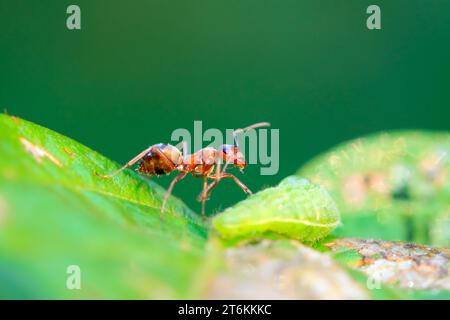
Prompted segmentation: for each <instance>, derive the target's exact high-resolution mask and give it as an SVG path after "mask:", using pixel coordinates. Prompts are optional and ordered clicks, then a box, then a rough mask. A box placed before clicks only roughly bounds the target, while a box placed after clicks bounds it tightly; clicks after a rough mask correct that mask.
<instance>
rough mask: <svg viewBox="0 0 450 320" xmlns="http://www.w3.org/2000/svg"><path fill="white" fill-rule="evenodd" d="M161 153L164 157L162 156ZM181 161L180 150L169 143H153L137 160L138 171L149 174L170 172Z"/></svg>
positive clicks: (156, 174) (155, 174)
mask: <svg viewBox="0 0 450 320" xmlns="http://www.w3.org/2000/svg"><path fill="white" fill-rule="evenodd" d="M161 153H163V154H164V155H165V156H166V157H164V156H163V155H162V154H161ZM182 161H183V157H182V155H181V152H180V150H178V149H177V148H176V147H174V146H172V145H170V144H164V143H159V144H155V145H154V146H153V148H151V149H150V151H149V152H148V153H147V154H146V155H145V156H144V157H142V159H141V160H139V163H138V169H137V170H138V172H139V173H141V174H146V175H150V176H160V175H165V174H169V173H171V172H172V171H173V170H174V168H175V167H177V166H178V165H180V164H181V163H182Z"/></svg>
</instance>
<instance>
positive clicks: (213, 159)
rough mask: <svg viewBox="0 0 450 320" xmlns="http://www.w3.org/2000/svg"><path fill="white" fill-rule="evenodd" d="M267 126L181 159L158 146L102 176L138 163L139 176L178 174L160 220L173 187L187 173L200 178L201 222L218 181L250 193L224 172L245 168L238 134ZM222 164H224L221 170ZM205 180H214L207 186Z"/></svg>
mask: <svg viewBox="0 0 450 320" xmlns="http://www.w3.org/2000/svg"><path fill="white" fill-rule="evenodd" d="M269 126H270V124H269V123H268V122H260V123H256V124H253V125H251V126H248V127H246V128H244V129H237V130H234V132H233V136H234V144H232V145H230V144H224V145H222V146H220V147H219V148H218V149H215V148H212V147H206V148H203V149H201V150H198V151H197V152H195V153H193V154H188V155H184V156H183V154H182V152H181V151H180V150H179V149H178V148H177V147H175V146H173V145H170V144H164V143H158V144H155V145H152V146H150V147H148V148H147V149H145V150H144V151H142V152H141V153H139V154H138V155H137V156H136V157H134V158H133V159H131V160H130V161H128V162H127V163H126V164H125V165H124V166H123V167H122V168H120V169H119V170H117V171H115V172H113V173H110V174H108V175H104V176H102V177H103V178H111V177H113V176H115V175H116V174H118V173H119V172H121V171H122V170H124V169H126V168H128V167H131V166H133V165H134V164H136V163H137V164H138V168H137V171H138V172H139V173H140V174H144V175H149V176H161V175H167V174H170V173H172V172H173V171H178V172H179V174H178V175H177V176H176V177H175V178H174V179H173V180H172V182H171V183H170V185H169V188H168V189H167V191H166V194H165V196H164V199H163V203H162V206H161V219H163V216H164V209H165V206H166V202H167V199H168V198H169V196H170V194H171V193H172V190H173V187H174V186H175V184H176V183H177V182H179V181H180V180H182V179H183V178H184V177H186V175H187V174H188V173H190V174H191V175H192V176H194V177H196V178H202V179H203V189H202V192H201V193H200V195H199V196H198V198H197V200H198V201H201V202H202V216H203V219H205V202H206V200H208V199H209V197H210V195H211V192H212V190H213V189H214V188H215V187H216V186H217V184H218V183H219V182H220V180H221V179H227V178H229V179H232V180H233V181H234V182H235V183H236V184H237V185H238V186H239V187H240V188H241V189H242V190H243V191H244V192H245V193H247V194H252V192H251V191H250V189H249V188H247V187H246V186H245V185H244V184H243V183H242V182H241V181H240V180H239V179H238V178H236V177H235V176H234V175H233V174H231V173H228V172H226V170H227V168H228V166H229V165H233V166H234V167H237V168H238V169H239V170H240V171H241V172H242V170H243V169H244V168H245V167H246V166H247V162H246V161H245V157H244V155H243V153H242V152H241V151H240V150H239V146H238V143H237V134H239V133H243V132H246V131H248V130H251V129H256V128H261V127H269ZM183 150H186V148H183ZM222 162H224V165H223V168H222ZM208 180H214V181H213V182H211V183H210V184H209V185H208Z"/></svg>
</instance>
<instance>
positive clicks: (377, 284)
mask: <svg viewBox="0 0 450 320" xmlns="http://www.w3.org/2000/svg"><path fill="white" fill-rule="evenodd" d="M324 246H326V247H327V248H329V249H331V250H332V254H333V256H334V258H335V259H336V260H337V261H340V262H341V263H342V264H344V265H345V266H348V267H349V268H351V269H353V270H357V271H359V272H362V273H363V274H364V275H362V274H361V273H356V272H354V273H352V274H353V277H354V279H356V280H360V282H362V283H364V284H365V285H366V287H367V288H368V289H369V290H370V291H371V293H372V297H373V298H375V299H405V298H406V299H450V250H449V249H440V248H433V247H429V246H423V245H416V244H412V243H402V242H394V241H382V240H366V239H356V238H341V239H335V240H334V241H331V242H327V243H324Z"/></svg>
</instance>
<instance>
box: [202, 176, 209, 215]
mask: <svg viewBox="0 0 450 320" xmlns="http://www.w3.org/2000/svg"><path fill="white" fill-rule="evenodd" d="M207 186H208V180H207V177H204V178H203V189H202V219H203V221H205V220H206V215H205V204H206V188H207Z"/></svg>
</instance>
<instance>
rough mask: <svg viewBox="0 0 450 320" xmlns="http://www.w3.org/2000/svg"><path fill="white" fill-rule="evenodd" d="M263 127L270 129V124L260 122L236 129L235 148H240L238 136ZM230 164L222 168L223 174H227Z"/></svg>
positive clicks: (234, 133) (234, 132)
mask: <svg viewBox="0 0 450 320" xmlns="http://www.w3.org/2000/svg"><path fill="white" fill-rule="evenodd" d="M261 127H270V123H269V122H258V123H255V124H252V125H251V126H248V127H245V128H243V129H236V130H234V131H233V140H234V147H236V148H239V145H238V142H237V134H238V133H243V132H246V131H248V130H251V129H256V128H261ZM229 164H230V162H229V161H227V162H226V163H225V165H224V166H223V168H222V174H224V173H225V170H227V167H228V165H229Z"/></svg>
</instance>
